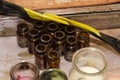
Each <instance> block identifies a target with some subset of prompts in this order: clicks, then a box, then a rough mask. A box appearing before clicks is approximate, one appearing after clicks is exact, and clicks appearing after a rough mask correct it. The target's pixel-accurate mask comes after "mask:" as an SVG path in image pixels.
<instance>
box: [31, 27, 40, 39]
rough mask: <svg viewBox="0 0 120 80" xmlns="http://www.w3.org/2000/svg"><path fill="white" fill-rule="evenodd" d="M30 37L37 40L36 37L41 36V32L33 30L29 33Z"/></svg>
mask: <svg viewBox="0 0 120 80" xmlns="http://www.w3.org/2000/svg"><path fill="white" fill-rule="evenodd" d="M29 36H30V38H35V37H38V36H39V32H38V30H37V29H32V30H30V31H29Z"/></svg>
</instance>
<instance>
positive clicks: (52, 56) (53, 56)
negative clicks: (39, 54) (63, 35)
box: [46, 50, 60, 68]
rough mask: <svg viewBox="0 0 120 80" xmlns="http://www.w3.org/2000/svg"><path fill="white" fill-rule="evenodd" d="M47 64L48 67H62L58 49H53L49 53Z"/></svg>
mask: <svg viewBox="0 0 120 80" xmlns="http://www.w3.org/2000/svg"><path fill="white" fill-rule="evenodd" d="M46 61H47V66H48V68H59V67H60V55H59V53H58V52H57V51H56V50H51V51H50V52H49V53H48V54H47V58H46Z"/></svg>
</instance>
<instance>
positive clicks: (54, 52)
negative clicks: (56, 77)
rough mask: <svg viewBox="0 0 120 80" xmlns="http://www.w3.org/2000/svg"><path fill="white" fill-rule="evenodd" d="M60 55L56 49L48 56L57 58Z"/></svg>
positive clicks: (52, 58)
mask: <svg viewBox="0 0 120 80" xmlns="http://www.w3.org/2000/svg"><path fill="white" fill-rule="evenodd" d="M59 57H60V55H59V53H58V52H57V51H56V50H52V51H50V52H49V53H48V58H49V59H51V60H56V59H58V58H59Z"/></svg>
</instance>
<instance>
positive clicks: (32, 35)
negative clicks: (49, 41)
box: [28, 29, 39, 54]
mask: <svg viewBox="0 0 120 80" xmlns="http://www.w3.org/2000/svg"><path fill="white" fill-rule="evenodd" d="M37 44H39V31H38V30H37V29H31V30H30V31H29V37H28V51H29V53H30V54H35V46H36V45H37Z"/></svg>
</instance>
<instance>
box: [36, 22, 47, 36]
mask: <svg viewBox="0 0 120 80" xmlns="http://www.w3.org/2000/svg"><path fill="white" fill-rule="evenodd" d="M45 24H46V23H45V22H44V21H35V22H34V28H35V29H37V30H38V31H39V33H40V35H41V34H43V33H44V27H45V26H46V25H45Z"/></svg>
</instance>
